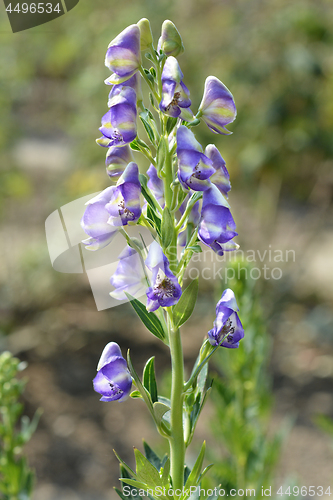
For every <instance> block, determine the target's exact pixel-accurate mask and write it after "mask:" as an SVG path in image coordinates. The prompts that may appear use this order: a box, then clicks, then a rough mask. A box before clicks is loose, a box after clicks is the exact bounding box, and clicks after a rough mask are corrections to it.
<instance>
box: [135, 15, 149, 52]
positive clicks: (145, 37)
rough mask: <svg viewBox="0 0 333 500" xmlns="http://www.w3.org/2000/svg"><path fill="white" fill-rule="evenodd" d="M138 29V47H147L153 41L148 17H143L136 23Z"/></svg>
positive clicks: (145, 48) (142, 48)
mask: <svg viewBox="0 0 333 500" xmlns="http://www.w3.org/2000/svg"><path fill="white" fill-rule="evenodd" d="M137 25H138V26H139V30H140V48H141V50H147V49H149V46H150V45H151V44H152V43H153V35H152V33H151V28H150V22H149V21H148V19H146V18H145V17H143V18H142V19H140V21H139V22H138V23H137Z"/></svg>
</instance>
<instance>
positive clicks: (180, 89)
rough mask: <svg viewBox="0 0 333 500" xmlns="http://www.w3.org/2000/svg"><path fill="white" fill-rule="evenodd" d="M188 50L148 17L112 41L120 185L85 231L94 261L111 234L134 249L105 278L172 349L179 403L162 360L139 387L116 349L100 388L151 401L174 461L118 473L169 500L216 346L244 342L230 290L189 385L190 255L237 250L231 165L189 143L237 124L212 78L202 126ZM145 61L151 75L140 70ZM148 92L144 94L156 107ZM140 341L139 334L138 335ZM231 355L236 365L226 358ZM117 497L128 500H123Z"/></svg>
mask: <svg viewBox="0 0 333 500" xmlns="http://www.w3.org/2000/svg"><path fill="white" fill-rule="evenodd" d="M156 49H157V50H156ZM183 50H184V46H183V42H182V39H181V36H180V34H179V32H178V31H177V29H176V27H175V25H174V24H173V23H172V21H169V20H167V21H165V22H164V23H163V26H162V33H161V37H160V39H159V41H158V46H157V47H156V45H155V44H154V40H153V36H152V30H151V28H150V23H149V21H148V19H146V18H143V19H141V20H140V21H139V22H138V24H132V25H131V26H129V27H128V28H126V29H124V30H123V31H122V32H121V33H120V34H119V35H118V36H117V37H115V38H114V39H113V40H112V41H111V43H110V45H109V47H108V49H107V54H106V59H105V64H106V65H107V67H108V68H109V69H110V70H111V72H112V74H111V76H110V77H109V78H107V79H106V80H105V83H107V84H108V85H112V87H111V88H110V87H109V97H108V100H107V96H105V99H106V100H107V105H108V108H109V109H108V112H107V113H106V114H105V115H104V116H103V118H102V126H101V127H100V131H101V133H102V137H101V138H100V139H98V140H97V143H98V144H99V145H101V146H103V147H106V148H108V150H107V155H106V162H105V163H106V170H107V174H108V175H107V176H106V178H107V180H108V181H109V182H111V183H113V185H111V186H110V185H109V186H108V187H106V189H104V190H103V191H102V192H101V193H100V194H98V195H97V196H95V197H94V198H93V199H92V200H90V201H89V202H88V203H87V206H86V209H85V211H84V214H83V217H82V220H81V225H82V227H83V229H84V231H85V232H86V234H87V235H88V236H89V238H87V239H86V240H84V241H83V243H84V245H85V247H86V248H87V249H88V250H98V249H100V248H103V247H105V246H106V245H108V244H110V243H112V240H113V238H114V237H115V235H119V237H121V236H122V237H124V241H125V242H126V246H125V248H124V250H123V251H122V252H121V254H120V255H119V256H118V263H117V266H116V269H115V271H114V274H113V275H112V276H111V277H110V276H107V280H109V279H110V284H111V285H110V287H111V286H112V287H113V290H112V291H111V288H110V295H111V297H113V298H114V299H116V300H119V301H121V300H126V299H129V300H130V303H131V306H132V307H133V309H134V310H135V312H136V313H137V315H138V317H139V318H140V320H141V321H142V323H143V324H144V325H145V327H146V328H147V329H148V330H149V331H150V332H151V333H152V334H153V335H154V336H155V338H157V339H158V340H159V341H162V342H163V344H164V348H166V346H168V348H169V350H170V359H171V369H172V374H171V394H170V395H169V394H168V395H167V397H165V396H164V395H162V394H159V392H158V386H157V383H156V378H155V371H154V357H152V358H150V359H149V360H148V361H147V362H146V365H145V367H144V369H143V375H142V377H141V378H140V377H139V375H138V374H137V372H136V370H135V368H134V364H135V360H134V363H132V360H131V357H130V356H129V354H128V358H127V363H126V361H125V359H124V358H123V356H122V353H121V350H120V348H119V346H118V345H117V344H116V343H115V342H110V343H109V344H108V345H107V346H106V347H105V349H104V351H103V353H102V356H101V359H100V362H99V364H98V368H97V370H98V373H97V375H96V377H95V379H94V381H93V383H94V389H95V391H97V392H98V393H100V394H101V401H105V402H113V401H124V400H125V399H126V398H127V397H128V396H129V394H130V391H131V385H132V379H133V383H134V384H135V390H134V391H133V392H132V393H131V397H132V398H138V399H140V400H141V401H144V402H145V404H146V405H147V409H148V411H149V413H150V415H151V417H152V419H153V421H154V422H155V424H156V427H157V430H158V432H159V433H160V434H161V436H163V438H165V439H167V441H168V447H169V448H168V449H169V453H168V458H167V460H166V461H163V463H162V462H160V463H158V465H157V467H156V463H157V462H156V459H157V456H156V454H155V453H154V454H152V453H150V452H149V453H147V455H146V457H145V456H144V455H142V454H141V453H140V452H139V450H135V451H134V453H135V457H136V467H135V469H133V470H136V472H133V471H132V469H131V468H129V467H128V466H127V465H126V464H125V463H124V462H123V461H122V460H121V459H120V462H121V464H122V470H125V469H126V471H127V473H126V474H128V476H129V477H127V476H126V480H128V481H129V484H130V485H131V486H133V487H136V488H137V490H141V489H144V490H148V489H149V491H150V492H151V491H153V489H154V488H155V487H156V486H159V487H161V488H165V489H166V490H167V491H168V492H169V491H170V488H172V489H173V491H174V492H175V493H174V494H171V493H170V494H169V493H168V495H167V496H168V499H169V500H171V499H174V500H187V498H188V497H187V496H186V494H182V493H181V494H177V491H180V492H182V489H183V487H184V484H185V482H184V471H185V470H186V466H185V462H186V461H185V458H186V456H185V454H186V449H187V447H188V446H189V444H190V442H191V440H192V438H193V435H194V432H195V428H196V424H197V420H198V418H199V415H200V412H201V410H202V407H203V405H204V403H205V401H206V395H207V391H206V389H205V380H206V370H204V369H203V368H204V367H207V364H208V361H209V360H210V358H211V356H213V355H214V353H215V351H216V350H217V349H219V347H220V346H221V347H226V348H231V349H235V348H237V347H238V346H239V342H240V340H241V339H242V338H243V336H244V330H243V327H242V324H241V322H240V319H239V317H238V307H237V304H236V300H235V296H234V294H233V292H232V291H231V290H230V289H227V290H225V291H224V292H223V294H222V297H221V300H220V301H219V302H218V304H217V306H216V319H215V321H214V326H213V328H212V329H211V330H210V331H209V333H208V339H207V338H204V337H205V332H203V343H202V346H201V349H200V351H199V355H198V358H197V362H196V364H195V365H194V368H193V370H192V373H191V375H190V377H189V379H188V381H187V382H184V380H185V373H184V355H183V347H182V337H181V332H180V328H181V327H182V325H183V324H184V323H185V322H186V321H187V320H188V319H189V318H190V316H191V314H192V312H193V310H194V307H195V303H196V298H197V294H198V287H199V280H198V279H194V280H193V279H192V280H191V279H187V277H186V271H187V270H188V266H189V264H190V263H191V260H192V262H193V261H194V259H192V257H193V255H194V254H200V252H202V244H204V245H206V246H208V247H209V249H210V250H212V251H214V252H216V253H217V254H218V255H222V254H223V253H224V252H225V251H230V250H235V249H236V248H238V245H237V244H236V243H235V242H234V237H235V236H237V233H236V225H235V221H234V219H233V217H232V215H231V210H230V206H229V204H228V202H227V200H226V196H227V195H228V193H229V191H230V189H231V185H230V178H229V172H228V170H227V168H226V164H225V161H224V159H223V157H222V155H221V153H220V152H219V150H218V149H217V148H216V146H215V145H214V144H208V145H207V144H204V145H201V144H200V143H199V142H198V140H197V139H196V137H195V135H194V133H193V132H192V130H193V128H192V127H195V126H196V125H198V124H199V123H200V120H202V121H204V122H205V123H206V124H207V125H208V127H209V128H210V129H211V130H212V131H213V132H215V133H219V134H228V133H229V132H228V130H227V129H226V126H227V125H228V124H229V123H231V122H232V121H233V120H234V119H235V117H236V107H235V103H234V99H233V96H232V94H231V93H230V91H229V90H228V89H227V87H225V85H224V84H223V83H222V82H221V81H220V80H218V79H217V78H216V77H213V76H210V77H208V78H207V80H206V83H205V89H204V94H203V98H202V101H201V104H200V107H199V111H198V113H197V115H196V118H195V119H194V116H193V113H192V111H191V109H190V106H191V100H190V91H189V89H188V88H187V87H186V86H185V84H184V83H183V79H184V75H183V73H182V71H181V69H180V66H179V63H178V61H177V59H176V56H178V55H179V54H181V52H183ZM141 51H144V56H145V57H142V59H141ZM147 61H149V63H148V64H149V66H148V68H146V67H144V64H146V63H147ZM142 82H143V83H142ZM141 83H142V85H147V87H148V89H147V90H148V93H149V101H148V102H145V99H144V97H143V95H145V94H144V93H142V92H141ZM137 115H139V118H140V120H141V122H142V127H141V129H140V128H137ZM141 134H144V136H143V137H141ZM132 151H133V153H132ZM140 154H141V161H139V160H138V163H136V161H137V159H136V156H135V155H140ZM133 155H134V158H133ZM133 160H134V161H133ZM138 165H140V173H139V168H138ZM131 225H137V229H138V231H140V229H142V227H144V228H145V231H149V241H153V242H152V243H151V244H150V246H148V248H147V245H148V243H147V242H145V238H144V237H143V235H142V233H141V231H140V239H139V237H133V236H131V234H132V230H131V228H130V226H131ZM185 280H186V281H185ZM183 281H184V283H183ZM137 333H138V331H137V329H136V326H135V324H134V323H133V329H132V334H133V335H136V336H137ZM229 355H235V354H234V353H232V352H230V351H229ZM127 404H128V405H132V404H133V405H134V404H135V403H134V401H133V402H128V403H127ZM129 407H130V406H129ZM131 408H132V406H131ZM130 411H132V410H130ZM146 451H147V448H146ZM204 452H205V444H203V446H202V448H201V451H200V453H199V456H198V459H197V461H196V464H195V466H194V467H193V469H192V472H191V473H190V475H189V476H188V479H187V482H186V484H187V485H188V484H189V483H190V485H199V484H200V481H201V478H202V476H203V475H204V474H205V473H206V472H207V471H208V469H209V468H210V466H208V467H206V469H204V470H203V469H202V466H201V465H202V463H203V459H204ZM152 456H154V457H155V458H154V460H155V462H154V464H152V463H151V462H150V460H152ZM161 467H162V468H161ZM142 471H144V474H141V472H142ZM122 479H124V477H122ZM116 491H117V490H116ZM119 495H120V496H121V498H122V499H123V498H124V492H119ZM151 496H152V498H155V499H156V500H157V499H158V498H159V496H160V495H158V494H156V495H155V494H154V492H153V493H152V494H151Z"/></svg>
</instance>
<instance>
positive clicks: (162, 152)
mask: <svg viewBox="0 0 333 500" xmlns="http://www.w3.org/2000/svg"><path fill="white" fill-rule="evenodd" d="M166 155H167V145H166V142H165V138H164V137H161V139H160V142H159V144H158V148H157V152H156V169H157V172H160V171H161V170H162V168H163V167H164V163H165V159H166Z"/></svg>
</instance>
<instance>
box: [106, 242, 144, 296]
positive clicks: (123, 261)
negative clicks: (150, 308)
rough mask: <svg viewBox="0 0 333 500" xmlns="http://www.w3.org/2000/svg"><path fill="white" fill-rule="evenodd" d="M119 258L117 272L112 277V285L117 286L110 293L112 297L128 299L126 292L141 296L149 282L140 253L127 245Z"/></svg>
mask: <svg viewBox="0 0 333 500" xmlns="http://www.w3.org/2000/svg"><path fill="white" fill-rule="evenodd" d="M118 259H119V262H118V265H117V269H116V272H115V273H114V275H113V276H111V278H110V283H111V285H113V286H114V287H115V290H114V291H113V292H111V293H110V295H111V297H113V298H114V299H117V300H126V299H127V296H126V293H129V294H130V295H132V296H133V297H141V296H142V295H144V293H145V290H146V288H147V282H146V276H145V272H144V269H143V263H142V261H141V259H140V256H139V254H138V253H137V252H136V251H135V250H134V249H133V248H131V247H129V246H127V247H126V248H125V250H124V251H123V252H122V253H121V254H120V255H119V257H118ZM125 292H126V293H125Z"/></svg>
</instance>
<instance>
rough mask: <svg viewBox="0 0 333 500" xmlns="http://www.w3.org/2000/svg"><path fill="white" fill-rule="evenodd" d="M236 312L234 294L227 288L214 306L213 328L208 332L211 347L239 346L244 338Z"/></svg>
mask: <svg viewBox="0 0 333 500" xmlns="http://www.w3.org/2000/svg"><path fill="white" fill-rule="evenodd" d="M237 311H239V309H238V306H237V302H236V299H235V295H234V292H233V291H232V290H230V288H227V290H224V292H223V293H222V297H221V299H220V300H219V302H218V303H217V305H216V319H215V321H214V327H213V328H212V330H210V331H209V332H208V339H209V342H210V343H211V344H212V345H213V346H218V345H221V346H223V347H229V348H235V347H238V346H239V341H240V340H241V339H242V338H243V337H244V330H243V326H242V323H241V321H240V319H239V317H238V314H237Z"/></svg>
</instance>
